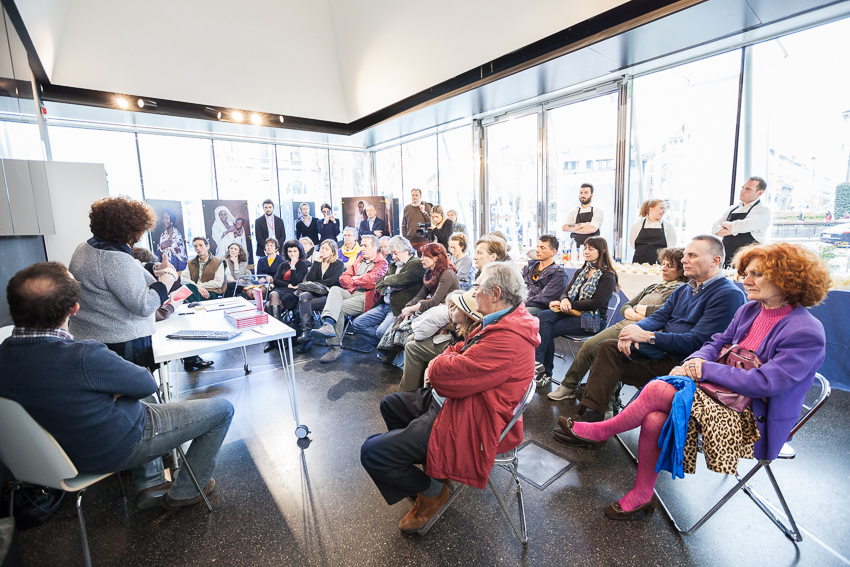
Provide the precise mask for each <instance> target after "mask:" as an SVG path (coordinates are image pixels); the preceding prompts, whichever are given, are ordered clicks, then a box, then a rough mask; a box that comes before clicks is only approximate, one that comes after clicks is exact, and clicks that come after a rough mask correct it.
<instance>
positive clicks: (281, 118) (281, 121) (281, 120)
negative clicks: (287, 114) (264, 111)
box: [278, 116, 283, 124]
mask: <svg viewBox="0 0 850 567" xmlns="http://www.w3.org/2000/svg"><path fill="white" fill-rule="evenodd" d="M278 118H280V123H281V124H283V116H279V117H278Z"/></svg>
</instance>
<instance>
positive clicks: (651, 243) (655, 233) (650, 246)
mask: <svg viewBox="0 0 850 567" xmlns="http://www.w3.org/2000/svg"><path fill="white" fill-rule="evenodd" d="M662 248H667V235H666V234H664V225H663V224H662V226H661V228H646V219H643V224H641V227H640V232H639V233H638V235H637V238H635V255H634V257H633V258H632V262H634V263H635V264H656V263H658V251H659V250H661V249H662Z"/></svg>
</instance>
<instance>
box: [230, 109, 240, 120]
mask: <svg viewBox="0 0 850 567" xmlns="http://www.w3.org/2000/svg"><path fill="white" fill-rule="evenodd" d="M230 117H231V118H233V121H234V122H242V113H241V112H239V111H238V110H234V111H233V113H232V114H231V115H230Z"/></svg>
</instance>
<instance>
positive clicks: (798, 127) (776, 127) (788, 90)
mask: <svg viewBox="0 0 850 567" xmlns="http://www.w3.org/2000/svg"><path fill="white" fill-rule="evenodd" d="M847 37H850V20H842V21H839V22H835V23H831V24H827V25H824V26H820V27H818V28H814V29H811V30H806V31H802V32H799V33H795V34H792V35H788V36H785V37H782V38H780V39H775V40H772V41H767V42H764V43H760V44H757V45H754V46H752V47H751V48H748V50H747V52H748V53H747V56H748V60H747V71H748V74H747V75H746V77H745V78H746V81H745V83H744V86H745V88H744V99H743V100H744V106H743V108H744V116H743V117H742V119H741V142H740V146H739V154H738V172H737V173H738V176H737V177H738V179H737V185H739V186H740V185H742V184H743V183H744V182H745V181H746V179H747V178H748V177H749V176H750V175H758V176H760V177H764V178H765V180H766V181H767V192H766V193H765V194H764V195H763V196H762V198H761V199H762V202H764V203H767V204H768V205H769V206H770V207H771V209H772V210H773V226H772V230H771V238H772V239H773V240H787V241H791V242H799V243H804V244H806V245H809V246H812V247H813V248H814V249H816V250H818V251H819V252H821V254H822V255H824V257H825V258H826V259H827V260H828V261H829V262H830V263H831V264H833V267H834V268H843V269H845V270H846V266H847V248H845V247H836V246H835V244H837V243H840V240H841V239H842V238H847V240H850V234H848V235H847V236H846V237H845V236H844V229H846V230H847V231H848V233H850V225H847V226H846V227H840V226H838V225H840V224H842V222H841V221H844V223H848V222H850V185H847V183H848V182H850V160H848V155H850V98H849V97H848V94H847V93H848V92H850V74H848V73H846V72H837V70H839V69H847V68H848V66H850V51H848V50H847V47H846V46H847ZM826 54H828V56H826ZM842 184H843V185H842ZM845 216H846V219H845V218H844V217H845ZM824 233H825V234H824ZM831 233H835V238H834V239H831V238H830V234H831ZM822 235H823V237H824V238H823V241H822Z"/></svg>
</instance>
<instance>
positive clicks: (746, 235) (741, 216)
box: [712, 177, 771, 268]
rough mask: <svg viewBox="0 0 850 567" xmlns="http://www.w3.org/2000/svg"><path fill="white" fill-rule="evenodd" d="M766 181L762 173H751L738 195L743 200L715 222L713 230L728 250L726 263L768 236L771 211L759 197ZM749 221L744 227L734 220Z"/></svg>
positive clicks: (727, 264)
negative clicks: (745, 247)
mask: <svg viewBox="0 0 850 567" xmlns="http://www.w3.org/2000/svg"><path fill="white" fill-rule="evenodd" d="M766 187H767V183H766V182H765V180H764V179H762V178H761V177H750V178H749V179H748V180H747V182H746V183H744V185H743V186H742V187H741V193H740V195H739V197H740V199H741V202H740V203H739V204H737V205H734V206H732V207H730V208H729V209H727V211H726V212H725V213H724V214H723V217H721V218H720V220H718V221H717V222H716V223H714V227H713V229H712V232H713V233H714V234H715V235H717V236H719V237H720V238H722V239H723V248H724V250H725V252H726V261H725V264H724V265H725V267H727V268H728V267H730V266H731V265H732V259H733V258H734V257H735V253H736V252H737V251H738V250H739V249H741V248H743V247H744V246H748V245H750V244H753V243H758V242H764V241H765V240H767V235H768V229H769V227H770V220H771V213H770V209H769V208H768V207H767V205H766V204H764V203H762V202H761V199H760V197H761V196H762V194H763V193H764V190H765V189H766ZM743 220H746V221H748V222H747V223H746V228H745V231H742V230H740V228H741V227H740V225H738V230H737V232H736V233H733V230H735V225H733V223H734V222H735V221H743Z"/></svg>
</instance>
